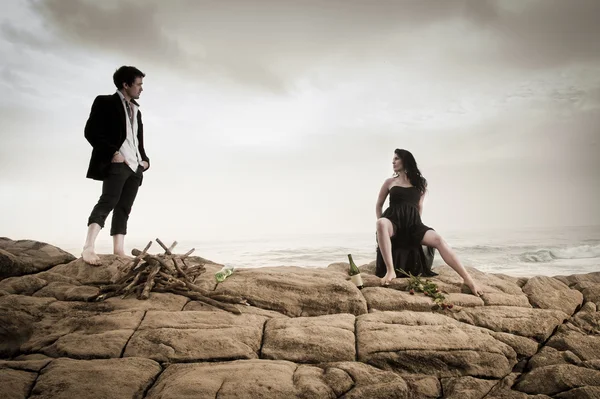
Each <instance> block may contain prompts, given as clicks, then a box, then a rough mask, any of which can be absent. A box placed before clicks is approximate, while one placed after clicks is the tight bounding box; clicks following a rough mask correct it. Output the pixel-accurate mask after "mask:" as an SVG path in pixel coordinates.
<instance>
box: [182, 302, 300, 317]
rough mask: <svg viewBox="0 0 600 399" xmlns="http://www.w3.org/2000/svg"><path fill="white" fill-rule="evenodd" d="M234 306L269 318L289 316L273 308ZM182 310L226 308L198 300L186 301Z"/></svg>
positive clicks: (246, 312) (216, 310) (212, 310)
mask: <svg viewBox="0 0 600 399" xmlns="http://www.w3.org/2000/svg"><path fill="white" fill-rule="evenodd" d="M236 307H237V308H238V310H239V311H240V312H241V313H242V314H255V315H258V316H264V317H267V318H269V319H271V318H273V317H282V318H285V319H287V318H289V316H286V315H284V314H282V313H279V312H276V311H274V310H265V309H261V308H257V307H256V306H246V305H236ZM183 310H184V311H190V310H192V311H208V312H227V311H226V310H222V309H220V308H217V307H214V306H211V305H208V304H206V303H204V302H200V301H190V302H188V303H187V304H186V305H185V306H184V308H183Z"/></svg>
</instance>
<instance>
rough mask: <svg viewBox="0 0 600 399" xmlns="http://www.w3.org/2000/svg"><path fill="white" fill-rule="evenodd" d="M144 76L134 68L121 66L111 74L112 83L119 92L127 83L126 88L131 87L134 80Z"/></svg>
mask: <svg viewBox="0 0 600 399" xmlns="http://www.w3.org/2000/svg"><path fill="white" fill-rule="evenodd" d="M144 76H146V75H145V74H144V73H143V72H142V71H140V70H139V69H137V68H136V67H132V66H126V65H123V66H122V67H121V68H119V69H117V70H116V71H115V73H114V74H113V82H114V83H115V86H117V89H118V90H121V89H122V88H123V84H125V83H127V85H128V86H132V85H133V82H135V79H136V78H143V77H144Z"/></svg>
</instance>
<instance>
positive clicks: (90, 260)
mask: <svg viewBox="0 0 600 399" xmlns="http://www.w3.org/2000/svg"><path fill="white" fill-rule="evenodd" d="M81 257H82V258H83V261H84V262H85V263H87V264H90V265H92V266H100V265H102V261H101V260H100V257H99V256H98V255H97V254H96V252H95V251H94V249H93V248H84V249H83V252H82V253H81Z"/></svg>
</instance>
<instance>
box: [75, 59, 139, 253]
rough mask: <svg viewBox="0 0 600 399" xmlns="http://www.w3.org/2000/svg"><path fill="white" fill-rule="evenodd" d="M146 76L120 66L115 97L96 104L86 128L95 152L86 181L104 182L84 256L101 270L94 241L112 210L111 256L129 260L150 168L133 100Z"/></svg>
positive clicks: (114, 80)
mask: <svg viewBox="0 0 600 399" xmlns="http://www.w3.org/2000/svg"><path fill="white" fill-rule="evenodd" d="M145 76H146V75H144V73H142V71H140V70H139V69H137V68H135V67H132V66H122V67H121V68H119V69H117V70H116V72H115V73H114V75H113V82H114V83H115V86H116V87H117V92H116V93H115V94H113V95H106V96H98V97H96V99H95V100H94V104H93V105H92V110H91V112H90V116H89V118H88V121H87V123H86V125H85V138H86V139H87V140H88V141H89V142H90V144H91V145H92V147H93V150H92V157H91V159H90V166H89V169H88V172H87V177H88V178H90V179H94V180H102V195H101V196H100V199H99V200H98V203H97V204H96V206H95V207H94V209H93V210H92V212H91V214H90V217H89V219H88V231H87V237H86V240H85V245H84V247H83V252H82V253H81V256H82V257H83V260H84V261H85V262H86V263H89V264H90V265H100V264H101V262H100V258H99V257H98V255H97V254H96V251H95V243H96V238H97V237H98V233H99V232H100V230H101V229H102V228H103V227H104V221H105V220H106V218H107V216H108V214H109V213H110V212H111V211H112V212H113V215H112V223H111V229H110V235H111V236H112V237H113V252H114V254H116V255H121V256H125V250H124V241H125V234H127V220H128V219H129V213H130V212H131V207H132V205H133V201H134V200H135V197H136V195H137V192H138V188H139V186H140V185H141V184H142V179H143V175H142V174H143V172H144V171H145V170H147V169H148V168H149V167H150V160H149V159H148V157H147V156H146V151H145V150H144V133H143V126H142V114H141V113H140V111H139V104H138V103H137V102H136V101H135V100H137V99H138V98H139V97H140V94H141V92H142V90H143V89H142V84H143V78H144V77H145Z"/></svg>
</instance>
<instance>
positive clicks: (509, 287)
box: [431, 266, 523, 295]
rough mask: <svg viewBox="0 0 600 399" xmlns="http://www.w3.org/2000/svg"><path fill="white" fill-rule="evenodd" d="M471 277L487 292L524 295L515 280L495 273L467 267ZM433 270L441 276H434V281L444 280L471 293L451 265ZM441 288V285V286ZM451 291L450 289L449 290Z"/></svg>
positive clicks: (462, 290) (464, 291) (461, 290)
mask: <svg viewBox="0 0 600 399" xmlns="http://www.w3.org/2000/svg"><path fill="white" fill-rule="evenodd" d="M466 269H467V270H468V272H469V274H471V277H473V279H474V280H475V281H476V282H477V284H478V285H479V287H480V288H481V289H482V290H483V291H484V292H486V293H505V294H511V295H523V291H522V290H521V287H520V286H519V285H518V284H517V282H515V281H514V280H507V279H506V278H504V277H499V276H496V275H493V274H486V273H483V272H480V271H479V270H477V269H475V268H472V267H467V268H466ZM433 270H434V271H435V272H436V273H439V276H436V277H435V278H432V279H431V280H432V281H434V282H437V281H442V282H445V283H447V284H450V285H454V286H455V287H459V288H460V291H459V292H463V293H470V291H469V289H468V287H467V286H465V285H464V284H463V282H462V278H461V277H460V276H459V275H458V274H457V273H456V272H455V271H454V270H453V269H452V268H450V267H449V266H441V267H435V268H433ZM440 289H441V287H440ZM448 292H450V291H448Z"/></svg>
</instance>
